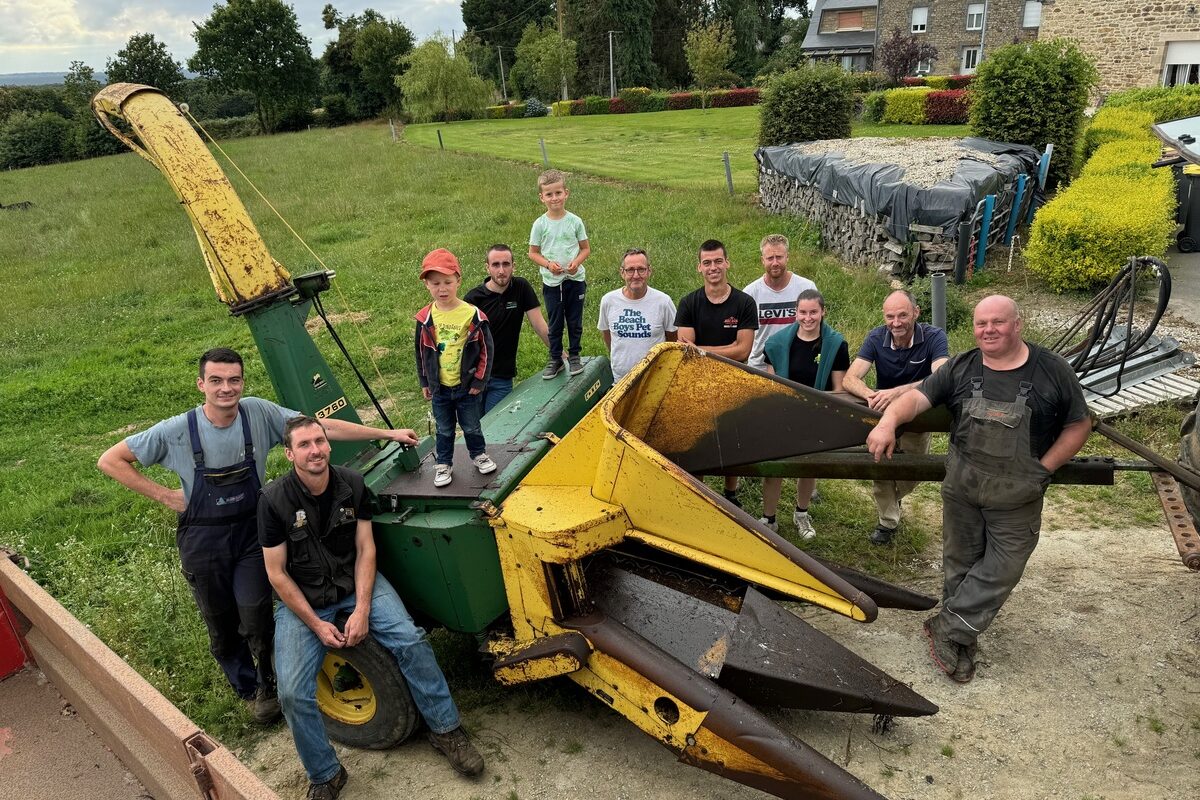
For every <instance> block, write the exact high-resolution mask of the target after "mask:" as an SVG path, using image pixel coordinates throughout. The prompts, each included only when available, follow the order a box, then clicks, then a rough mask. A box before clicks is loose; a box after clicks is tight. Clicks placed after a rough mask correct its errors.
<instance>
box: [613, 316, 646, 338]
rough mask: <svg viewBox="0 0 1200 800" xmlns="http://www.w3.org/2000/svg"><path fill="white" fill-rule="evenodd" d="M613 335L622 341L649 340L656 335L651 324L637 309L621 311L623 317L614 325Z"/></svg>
mask: <svg viewBox="0 0 1200 800" xmlns="http://www.w3.org/2000/svg"><path fill="white" fill-rule="evenodd" d="M612 332H613V335H614V336H616V337H618V338H621V339H649V338H650V337H651V336H653V335H654V330H653V328H651V326H650V323H649V322H647V321H646V318H645V317H644V316H643V315H642V312H641V311H638V310H637V309H636V308H626V309H622V310H621V316H620V317H618V318H617V319H616V320H614V321H613V323H612Z"/></svg>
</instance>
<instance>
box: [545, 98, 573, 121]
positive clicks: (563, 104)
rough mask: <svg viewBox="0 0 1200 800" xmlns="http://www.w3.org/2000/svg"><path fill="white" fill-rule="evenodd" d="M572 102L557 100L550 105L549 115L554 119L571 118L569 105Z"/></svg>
mask: <svg viewBox="0 0 1200 800" xmlns="http://www.w3.org/2000/svg"><path fill="white" fill-rule="evenodd" d="M574 102H575V101H574V100H559V101H558V102H556V103H551V104H550V115H551V116H554V117H569V116H571V105H572V104H573V103H574Z"/></svg>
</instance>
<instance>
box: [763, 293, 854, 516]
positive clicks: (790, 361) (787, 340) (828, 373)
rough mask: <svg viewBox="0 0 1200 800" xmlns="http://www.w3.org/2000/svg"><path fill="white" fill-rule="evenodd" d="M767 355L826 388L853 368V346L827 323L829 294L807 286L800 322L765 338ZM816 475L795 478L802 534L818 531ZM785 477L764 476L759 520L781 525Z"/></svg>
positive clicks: (788, 374) (787, 374)
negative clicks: (813, 515) (812, 508)
mask: <svg viewBox="0 0 1200 800" xmlns="http://www.w3.org/2000/svg"><path fill="white" fill-rule="evenodd" d="M763 355H765V356H766V358H767V363H766V366H765V367H764V369H766V370H767V371H768V372H770V373H773V374H775V375H778V376H779V377H781V378H785V379H787V380H789V381H795V382H796V383H800V384H803V385H804V386H812V387H813V388H816V389H820V390H822V391H826V392H829V391H833V392H840V391H841V390H842V378H844V377H845V376H846V370H848V369H850V350H849V348H848V347H847V346H846V339H845V337H844V336H842V335H841V334H840V333H838V332H837V331H835V330H834V329H833V328H831V327H829V325H827V324H826V323H825V298H824V297H822V296H821V293H820V292H818V291H817V290H816V289H806V290H804V291H803V292H801V293H800V297H799V298H798V299H797V300H796V321H795V322H794V323H793V324H791V325H789V326H788V327H786V328H784V329H783V330H781V331H779V332H778V333H776V334H775V335H774V336H772V337H771V338H770V339H768V340H767V344H766V346H765V347H764V348H763ZM816 484H817V482H816V479H815V478H799V479H798V480H797V481H796V511H795V513H794V514H793V515H792V520H793V521H794V522H795V523H796V532H797V533H799V534H800V538H802V539H811V538H813V537H814V536H816V535H817V532H816V531H815V530H814V529H813V525H812V520H810V519H809V517H808V503H809V501H810V500H811V499H812V494H813V488H814V487H815V486H816ZM782 488H783V479H782V478H767V479H766V480H764V481H763V516H762V518H761V519H759V522H761V523H763V524H764V525H766V526H767V527H769V528H770V529H771V530H778V529H779V523H778V522H777V521H776V519H775V512H776V510H777V509H778V508H779V493H780V490H781V489H782Z"/></svg>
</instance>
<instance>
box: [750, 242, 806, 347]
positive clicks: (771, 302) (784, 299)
mask: <svg viewBox="0 0 1200 800" xmlns="http://www.w3.org/2000/svg"><path fill="white" fill-rule="evenodd" d="M759 251H760V252H761V254H762V265H763V275H762V277H761V278H759V279H758V280H756V281H754V282H753V283H751V284H750V285H749V286H747V287H746V289H745V292H746V294H748V295H750V296H751V297H753V298H754V302H755V303H757V304H758V330H757V331H755V332H754V347H753V349H751V351H750V361H749V364H750V366H752V367H755V368H757V369H762V367H763V365H764V364H765V363H766V358H765V356H763V347H764V346H765V345H766V343H767V339H770V338H771V337H772V336H773V335H775V334H776V333H778V332H779V331H781V330H783V329H784V328H786V327H787V326H788V325H791V324H792V323H793V322H795V321H796V300H797V299H798V298H799V297H800V293H801V292H803V291H804V290H805V289H816V288H817V285H816V284H815V283H813V282H812V281H810V280H809V279H808V278H803V277H801V276H799V275H796V274H795V273H793V272H791V271H790V270H789V269H788V240H787V237H786V236H784V235H783V234H781V233H772V234H769V235H768V236H765V237H763V240H762V243H761V244H759Z"/></svg>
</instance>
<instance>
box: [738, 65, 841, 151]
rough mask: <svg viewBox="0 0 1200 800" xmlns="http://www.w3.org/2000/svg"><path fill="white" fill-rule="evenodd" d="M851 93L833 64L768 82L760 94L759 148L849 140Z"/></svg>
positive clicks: (799, 69) (799, 70)
mask: <svg viewBox="0 0 1200 800" xmlns="http://www.w3.org/2000/svg"><path fill="white" fill-rule="evenodd" d="M853 106H854V93H853V91H852V90H851V87H850V79H849V78H848V77H847V74H846V73H845V72H844V71H843V70H842V68H841V67H838V66H835V65H833V64H814V63H810V64H806V65H805V66H802V67H797V68H796V69H793V70H789V71H787V72H784V73H782V74H780V75H776V76H775V77H773V78H771V81H770V83H768V84H767V88H766V90H765V91H763V94H762V113H761V114H760V115H759V119H760V122H759V129H758V143H759V144H760V145H762V146H765V147H769V146H771V145H779V144H791V143H793V142H811V141H815V140H818V139H846V138H849V137H850V117H851V114H852V110H853Z"/></svg>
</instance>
